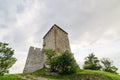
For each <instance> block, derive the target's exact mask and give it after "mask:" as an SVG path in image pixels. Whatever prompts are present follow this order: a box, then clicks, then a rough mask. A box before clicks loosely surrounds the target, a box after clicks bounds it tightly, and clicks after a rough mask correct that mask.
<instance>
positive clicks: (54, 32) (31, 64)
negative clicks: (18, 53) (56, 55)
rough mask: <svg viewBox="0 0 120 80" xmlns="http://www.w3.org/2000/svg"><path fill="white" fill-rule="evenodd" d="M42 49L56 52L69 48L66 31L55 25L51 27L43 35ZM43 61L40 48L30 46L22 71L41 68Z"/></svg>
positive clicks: (32, 70) (26, 71) (43, 57)
mask: <svg viewBox="0 0 120 80" xmlns="http://www.w3.org/2000/svg"><path fill="white" fill-rule="evenodd" d="M43 49H54V50H56V51H57V52H63V51H65V50H69V51H70V52H71V49H70V44H69V39H68V33H67V32H65V31H64V30H63V29H61V28H60V27H59V26H57V25H53V26H52V28H51V29H50V30H49V31H48V32H47V34H46V35H45V36H44V37H43ZM44 63H45V55H44V54H42V51H41V49H40V48H34V47H30V49H29V53H28V57H27V60H26V65H25V68H24V71H23V73H29V72H34V71H36V70H38V69H41V68H42V67H43V65H44Z"/></svg>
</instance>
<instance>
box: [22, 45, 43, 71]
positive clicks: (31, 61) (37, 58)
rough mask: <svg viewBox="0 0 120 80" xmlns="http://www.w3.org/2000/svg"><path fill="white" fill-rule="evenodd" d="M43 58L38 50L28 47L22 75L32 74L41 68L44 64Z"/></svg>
mask: <svg viewBox="0 0 120 80" xmlns="http://www.w3.org/2000/svg"><path fill="white" fill-rule="evenodd" d="M44 58H45V57H44V54H42V52H41V49H40V48H34V47H30V49H29V53H28V57H27V61H26V64H25V68H24V71H23V73H29V72H34V71H36V70H38V69H40V68H42V67H43V65H44V63H45V59H44Z"/></svg>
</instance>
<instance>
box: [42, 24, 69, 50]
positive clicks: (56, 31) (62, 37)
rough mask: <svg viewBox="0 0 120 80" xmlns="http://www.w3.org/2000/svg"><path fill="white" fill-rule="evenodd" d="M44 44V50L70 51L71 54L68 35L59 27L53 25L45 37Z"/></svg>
mask: <svg viewBox="0 0 120 80" xmlns="http://www.w3.org/2000/svg"><path fill="white" fill-rule="evenodd" d="M43 42H44V43H43V48H44V49H55V50H56V51H58V52H63V51H65V50H69V51H70V52H71V49H70V44H69V39H68V33H67V32H65V31H64V30H63V29H61V28H60V27H58V26H57V25H53V27H52V28H51V29H50V30H49V31H48V33H47V34H46V35H45V36H44V37H43Z"/></svg>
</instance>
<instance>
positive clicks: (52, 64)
mask: <svg viewBox="0 0 120 80" xmlns="http://www.w3.org/2000/svg"><path fill="white" fill-rule="evenodd" d="M42 52H43V53H44V54H45V55H46V56H47V60H46V65H47V66H48V67H49V70H50V71H51V72H55V71H56V67H57V64H56V59H57V52H56V51H55V50H53V49H43V50H42Z"/></svg>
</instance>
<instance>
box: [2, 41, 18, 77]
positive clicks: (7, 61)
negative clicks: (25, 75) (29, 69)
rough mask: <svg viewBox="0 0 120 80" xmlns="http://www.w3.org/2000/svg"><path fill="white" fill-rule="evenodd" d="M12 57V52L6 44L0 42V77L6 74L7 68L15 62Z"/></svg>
mask: <svg viewBox="0 0 120 80" xmlns="http://www.w3.org/2000/svg"><path fill="white" fill-rule="evenodd" d="M13 55H14V50H13V49H12V48H9V47H8V44H7V43H2V42H0V76H2V75H4V74H5V73H8V72H9V68H10V67H12V65H13V64H14V63H15V62H16V58H14V57H12V56H13Z"/></svg>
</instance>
